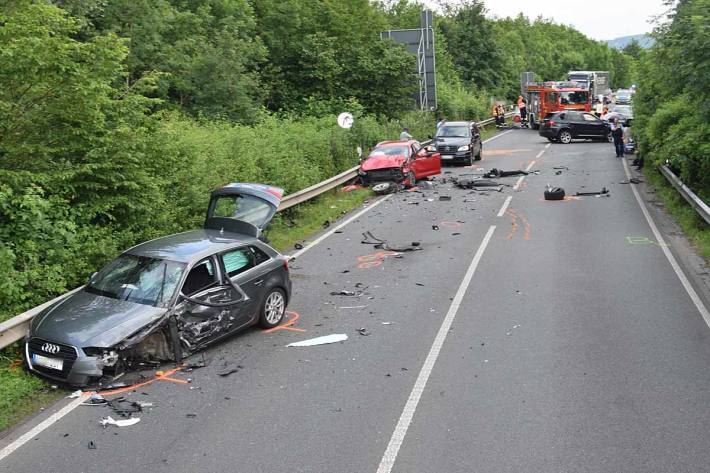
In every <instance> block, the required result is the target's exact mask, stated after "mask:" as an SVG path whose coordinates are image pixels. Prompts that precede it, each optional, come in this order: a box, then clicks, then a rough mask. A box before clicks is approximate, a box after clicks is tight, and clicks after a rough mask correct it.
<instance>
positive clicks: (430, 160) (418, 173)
mask: <svg viewBox="0 0 710 473" xmlns="http://www.w3.org/2000/svg"><path fill="white" fill-rule="evenodd" d="M411 160H412V161H411V163H410V167H411V168H412V170H413V171H414V177H416V178H417V179H421V178H423V177H426V176H433V175H435V174H441V154H439V153H438V152H432V153H428V152H427V150H426V149H425V148H422V147H421V145H420V144H419V143H417V142H414V143H412V157H411Z"/></svg>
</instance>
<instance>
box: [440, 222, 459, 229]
mask: <svg viewBox="0 0 710 473" xmlns="http://www.w3.org/2000/svg"><path fill="white" fill-rule="evenodd" d="M439 225H440V226H442V227H446V228H459V227H460V226H461V223H459V222H441V223H440V224H439Z"/></svg>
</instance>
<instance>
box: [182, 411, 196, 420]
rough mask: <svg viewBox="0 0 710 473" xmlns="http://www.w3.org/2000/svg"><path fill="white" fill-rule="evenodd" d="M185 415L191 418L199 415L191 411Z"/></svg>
mask: <svg viewBox="0 0 710 473" xmlns="http://www.w3.org/2000/svg"><path fill="white" fill-rule="evenodd" d="M185 417H189V418H190V419H194V418H195V417H197V414H194V413H192V412H190V413H188V414H185Z"/></svg>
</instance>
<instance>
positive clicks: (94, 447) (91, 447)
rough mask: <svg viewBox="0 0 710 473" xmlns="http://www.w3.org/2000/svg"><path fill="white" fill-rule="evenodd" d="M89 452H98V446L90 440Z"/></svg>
mask: <svg viewBox="0 0 710 473" xmlns="http://www.w3.org/2000/svg"><path fill="white" fill-rule="evenodd" d="M88 447H89V450H96V444H95V443H94V441H93V440H89V445H88Z"/></svg>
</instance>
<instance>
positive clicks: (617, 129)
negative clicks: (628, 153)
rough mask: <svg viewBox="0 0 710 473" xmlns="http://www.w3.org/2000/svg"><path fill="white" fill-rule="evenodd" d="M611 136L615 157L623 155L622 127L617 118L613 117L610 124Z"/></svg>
mask: <svg viewBox="0 0 710 473" xmlns="http://www.w3.org/2000/svg"><path fill="white" fill-rule="evenodd" d="M611 136H612V137H613V138H614V148H615V149H616V157H617V158H623V157H624V127H623V126H621V123H619V119H618V118H615V119H614V123H612V125H611Z"/></svg>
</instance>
